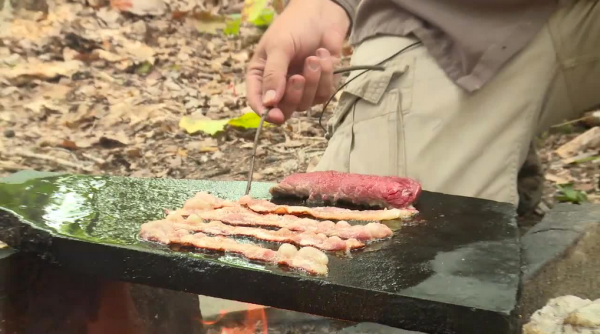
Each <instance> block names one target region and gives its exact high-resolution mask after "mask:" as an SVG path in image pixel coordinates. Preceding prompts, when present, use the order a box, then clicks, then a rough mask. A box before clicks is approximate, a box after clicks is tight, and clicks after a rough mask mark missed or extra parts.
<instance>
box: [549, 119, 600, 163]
mask: <svg viewBox="0 0 600 334" xmlns="http://www.w3.org/2000/svg"><path fill="white" fill-rule="evenodd" d="M598 146H600V126H596V127H593V128H591V129H589V130H587V131H586V132H584V133H582V134H580V135H579V136H577V137H575V139H573V140H571V141H570V142H568V143H566V144H564V145H562V146H561V147H559V148H557V149H556V154H558V155H559V156H560V157H561V158H563V159H565V158H569V157H571V156H573V155H575V154H577V153H581V152H582V151H583V150H585V149H587V148H589V147H598Z"/></svg>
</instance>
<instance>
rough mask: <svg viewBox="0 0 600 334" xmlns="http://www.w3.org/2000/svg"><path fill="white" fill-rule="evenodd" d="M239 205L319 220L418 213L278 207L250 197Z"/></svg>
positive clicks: (371, 218)
mask: <svg viewBox="0 0 600 334" xmlns="http://www.w3.org/2000/svg"><path fill="white" fill-rule="evenodd" d="M239 203H240V204H241V205H243V206H245V207H247V208H249V209H250V210H252V211H254V212H257V213H276V214H288V215H297V216H301V215H308V216H312V217H315V218H319V219H334V220H365V221H381V220H393V219H399V218H401V219H405V218H410V217H412V216H414V215H416V214H417V213H418V211H417V210H416V209H413V208H409V209H382V210H350V209H344V208H337V207H313V208H311V207H306V206H293V205H277V204H274V203H272V202H270V201H266V200H262V199H254V198H252V197H250V196H249V195H246V196H244V197H242V198H240V200H239Z"/></svg>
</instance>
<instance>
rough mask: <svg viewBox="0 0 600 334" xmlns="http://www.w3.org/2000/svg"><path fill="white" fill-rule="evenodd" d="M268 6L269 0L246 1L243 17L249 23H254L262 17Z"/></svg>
mask: <svg viewBox="0 0 600 334" xmlns="http://www.w3.org/2000/svg"><path fill="white" fill-rule="evenodd" d="M267 5H268V0H245V1H244V9H243V10H242V16H244V17H246V21H247V22H253V21H254V20H256V19H257V18H258V17H259V16H261V14H262V12H263V10H264V9H265V8H267Z"/></svg>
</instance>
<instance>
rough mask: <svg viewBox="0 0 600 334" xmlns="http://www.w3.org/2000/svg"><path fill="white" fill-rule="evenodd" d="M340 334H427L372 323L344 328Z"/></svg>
mask: <svg viewBox="0 0 600 334" xmlns="http://www.w3.org/2000/svg"><path fill="white" fill-rule="evenodd" d="M338 334H425V333H422V332H413V331H406V330H403V329H398V328H393V327H389V326H384V325H380V324H374V323H370V322H363V323H360V324H358V325H356V326H352V327H348V328H344V329H342V330H341V331H339V332H338Z"/></svg>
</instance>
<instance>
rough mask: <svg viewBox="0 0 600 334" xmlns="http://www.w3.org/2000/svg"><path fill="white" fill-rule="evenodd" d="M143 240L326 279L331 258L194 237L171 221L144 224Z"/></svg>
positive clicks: (315, 252) (308, 249)
mask: <svg viewBox="0 0 600 334" xmlns="http://www.w3.org/2000/svg"><path fill="white" fill-rule="evenodd" d="M140 237H141V238H143V239H144V240H148V241H157V242H160V243H163V244H181V245H189V246H194V247H196V248H200V249H208V250H214V251H221V252H227V253H236V254H240V255H242V256H244V257H246V258H248V259H250V260H256V261H262V262H268V263H273V264H279V265H285V266H288V267H292V268H296V269H301V270H304V271H306V272H308V273H311V274H314V275H327V273H328V267H327V265H328V263H329V258H328V257H327V255H325V253H323V252H322V251H320V250H318V249H316V248H313V247H303V248H301V249H300V250H298V249H297V248H296V247H294V246H293V245H290V244H283V245H281V246H280V247H279V250H278V251H274V250H271V249H267V248H263V247H260V246H257V245H252V244H246V243H240V242H238V241H236V240H234V239H231V238H227V237H222V236H216V237H211V236H208V235H206V234H204V233H195V234H191V232H190V231H189V230H187V229H186V228H180V227H179V226H178V225H177V224H173V222H172V221H168V220H157V221H151V222H148V223H145V224H143V225H142V227H141V230H140Z"/></svg>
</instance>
